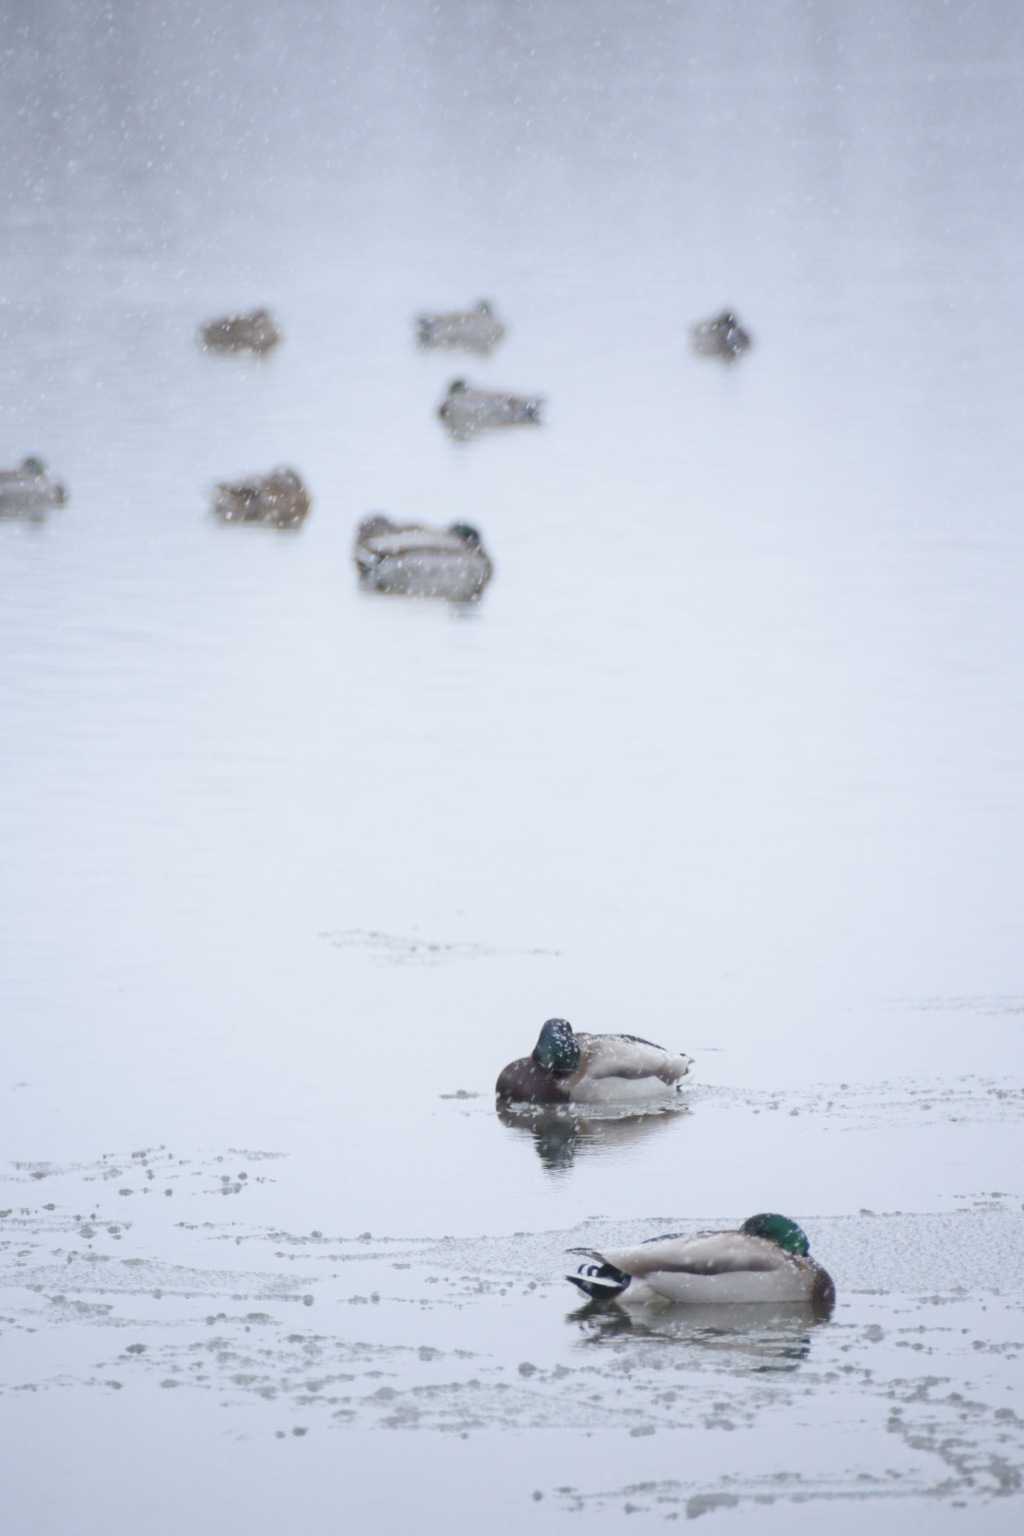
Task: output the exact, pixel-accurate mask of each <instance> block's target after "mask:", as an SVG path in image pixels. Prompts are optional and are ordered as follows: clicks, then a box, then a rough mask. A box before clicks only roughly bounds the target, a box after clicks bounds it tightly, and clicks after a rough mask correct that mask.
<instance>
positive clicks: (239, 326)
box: [199, 309, 281, 357]
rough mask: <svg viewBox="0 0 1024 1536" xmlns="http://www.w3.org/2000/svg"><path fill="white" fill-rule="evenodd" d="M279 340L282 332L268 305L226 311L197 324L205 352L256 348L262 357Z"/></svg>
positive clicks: (254, 349)
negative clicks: (233, 312) (239, 311)
mask: <svg viewBox="0 0 1024 1536" xmlns="http://www.w3.org/2000/svg"><path fill="white" fill-rule="evenodd" d="M280 340H281V332H280V330H279V329H278V327H277V324H276V323H275V321H274V318H273V316H272V315H271V313H270V311H269V310H268V309H254V310H251V311H250V313H249V314H247V315H225V316H223V317H222V318H221V319H219V320H207V321H206V323H205V324H204V325H201V326H200V327H199V342H200V345H201V346H202V347H203V348H204V350H205V351H207V352H256V353H258V354H259V356H261V357H262V355H263V353H264V352H270V351H271V350H272V348H274V347H276V346H277V344H278V342H279V341H280Z"/></svg>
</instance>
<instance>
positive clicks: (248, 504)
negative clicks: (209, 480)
mask: <svg viewBox="0 0 1024 1536" xmlns="http://www.w3.org/2000/svg"><path fill="white" fill-rule="evenodd" d="M310 506H311V501H310V495H309V492H308V491H307V489H306V487H305V486H304V485H303V483H302V479H301V477H300V476H299V475H298V474H297V473H296V472H295V470H294V469H288V468H287V467H286V466H284V465H281V466H279V467H278V468H277V469H271V470H268V471H267V473H266V474H265V475H250V476H248V478H247V479H245V480H222V481H220V482H219V483H218V484H217V485H215V486H214V488H213V501H212V503H211V510H212V511H213V512H215V513H216V515H217V516H218V517H219V518H221V519H222V521H223V522H225V523H262V524H264V525H265V526H266V527H268V528H298V527H300V526H301V525H302V523H304V522H305V520H306V514H307V513H308V511H309V509H310Z"/></svg>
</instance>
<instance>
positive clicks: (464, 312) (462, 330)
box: [415, 299, 505, 352]
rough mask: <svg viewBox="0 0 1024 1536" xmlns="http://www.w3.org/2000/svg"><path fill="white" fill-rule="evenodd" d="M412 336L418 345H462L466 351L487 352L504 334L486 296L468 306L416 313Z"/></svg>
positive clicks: (503, 328)
mask: <svg viewBox="0 0 1024 1536" xmlns="http://www.w3.org/2000/svg"><path fill="white" fill-rule="evenodd" d="M415 324H416V340H417V342H418V344H419V345H420V346H421V347H463V348H465V350H466V351H467V352H490V351H491V349H492V347H496V346H497V345H498V342H499V341H500V340H501V338H502V337H503V336H504V334H505V327H504V326H503V325H502V323H501V321H500V320H499V319H498V317H497V315H496V314H495V313H494V310H493V308H492V306H491V304H490V302H489V301H488V300H487V299H478V300H477V302H476V304H475V305H474V306H473V308H472V309H456V310H452V311H451V312H450V313H448V314H436V315H430V314H427V315H417V316H416V321H415Z"/></svg>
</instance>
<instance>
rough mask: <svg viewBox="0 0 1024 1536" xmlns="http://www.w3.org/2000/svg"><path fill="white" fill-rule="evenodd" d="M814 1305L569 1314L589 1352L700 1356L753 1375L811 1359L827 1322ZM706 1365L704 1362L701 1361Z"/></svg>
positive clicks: (598, 1309) (600, 1309)
mask: <svg viewBox="0 0 1024 1536" xmlns="http://www.w3.org/2000/svg"><path fill="white" fill-rule="evenodd" d="M829 1315H830V1314H829V1313H828V1312H822V1311H821V1310H819V1309H818V1308H816V1307H815V1305H814V1304H813V1303H812V1302H808V1301H795V1302H778V1303H775V1304H774V1305H769V1306H765V1305H764V1304H761V1303H750V1302H737V1303H734V1304H732V1305H725V1306H722V1305H708V1306H685V1307H684V1306H675V1307H666V1308H664V1309H663V1310H662V1311H659V1312H658V1313H657V1314H656V1315H648V1316H643V1315H639V1314H637V1313H635V1312H626V1311H625V1310H623V1308H622V1307H612V1306H608V1305H607V1303H605V1302H600V1301H590V1302H588V1303H587V1304H586V1306H583V1307H577V1308H576V1310H575V1311H574V1312H570V1313H569V1314H568V1321H569V1322H572V1323H575V1324H576V1325H577V1327H578V1328H579V1332H580V1343H581V1345H582V1347H583V1348H585V1349H608V1348H610V1349H612V1350H614V1351H615V1352H616V1353H618V1352H619V1351H621V1350H622V1349H624V1348H628V1347H629V1345H630V1344H631V1343H632V1344H636V1345H637V1346H638V1347H639V1348H640V1349H641V1350H643V1349H644V1347H645V1346H647V1345H648V1344H650V1345H653V1346H657V1349H658V1351H659V1355H660V1353H661V1352H662V1351H663V1350H664V1348H665V1346H666V1345H668V1346H669V1347H676V1348H680V1349H686V1350H692V1351H701V1352H703V1355H704V1358H705V1359H707V1357H708V1356H713V1357H715V1364H716V1365H726V1366H729V1365H732V1366H735V1367H738V1368H740V1369H742V1370H749V1371H754V1372H785V1371H795V1370H797V1369H798V1368H799V1367H800V1366H801V1365H802V1364H803V1362H804V1361H805V1360H807V1359H808V1358H809V1357H810V1353H811V1340H812V1337H813V1333H814V1330H815V1328H817V1326H818V1325H819V1324H820V1323H823V1322H826V1321H827V1320H828V1317H829ZM700 1363H703V1362H700Z"/></svg>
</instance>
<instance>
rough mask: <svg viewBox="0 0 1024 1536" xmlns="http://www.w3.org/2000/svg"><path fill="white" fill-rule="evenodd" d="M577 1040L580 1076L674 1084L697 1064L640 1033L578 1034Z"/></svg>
mask: <svg viewBox="0 0 1024 1536" xmlns="http://www.w3.org/2000/svg"><path fill="white" fill-rule="evenodd" d="M576 1039H577V1040H578V1041H579V1045H580V1052H581V1059H580V1075H581V1076H584V1077H587V1078H589V1079H595V1078H605V1077H622V1078H644V1077H654V1078H658V1079H659V1080H660V1081H661V1082H663V1083H670V1084H672V1083H678V1082H681V1081H682V1079H683V1078H684V1077H686V1076H688V1075H689V1071H690V1068H691V1066H692V1065H693V1063H692V1062H691V1060H690V1058H689V1057H688V1056H684V1055H683V1054H682V1053H681V1052H680V1053H678V1054H677V1053H674V1052H672V1051H666V1050H665V1049H664V1048H663V1047H662V1046H660V1045H654V1044H653V1043H652V1042H651V1041H650V1040H641V1039H640V1038H639V1036H637V1035H585V1034H579V1033H577V1035H576Z"/></svg>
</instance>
